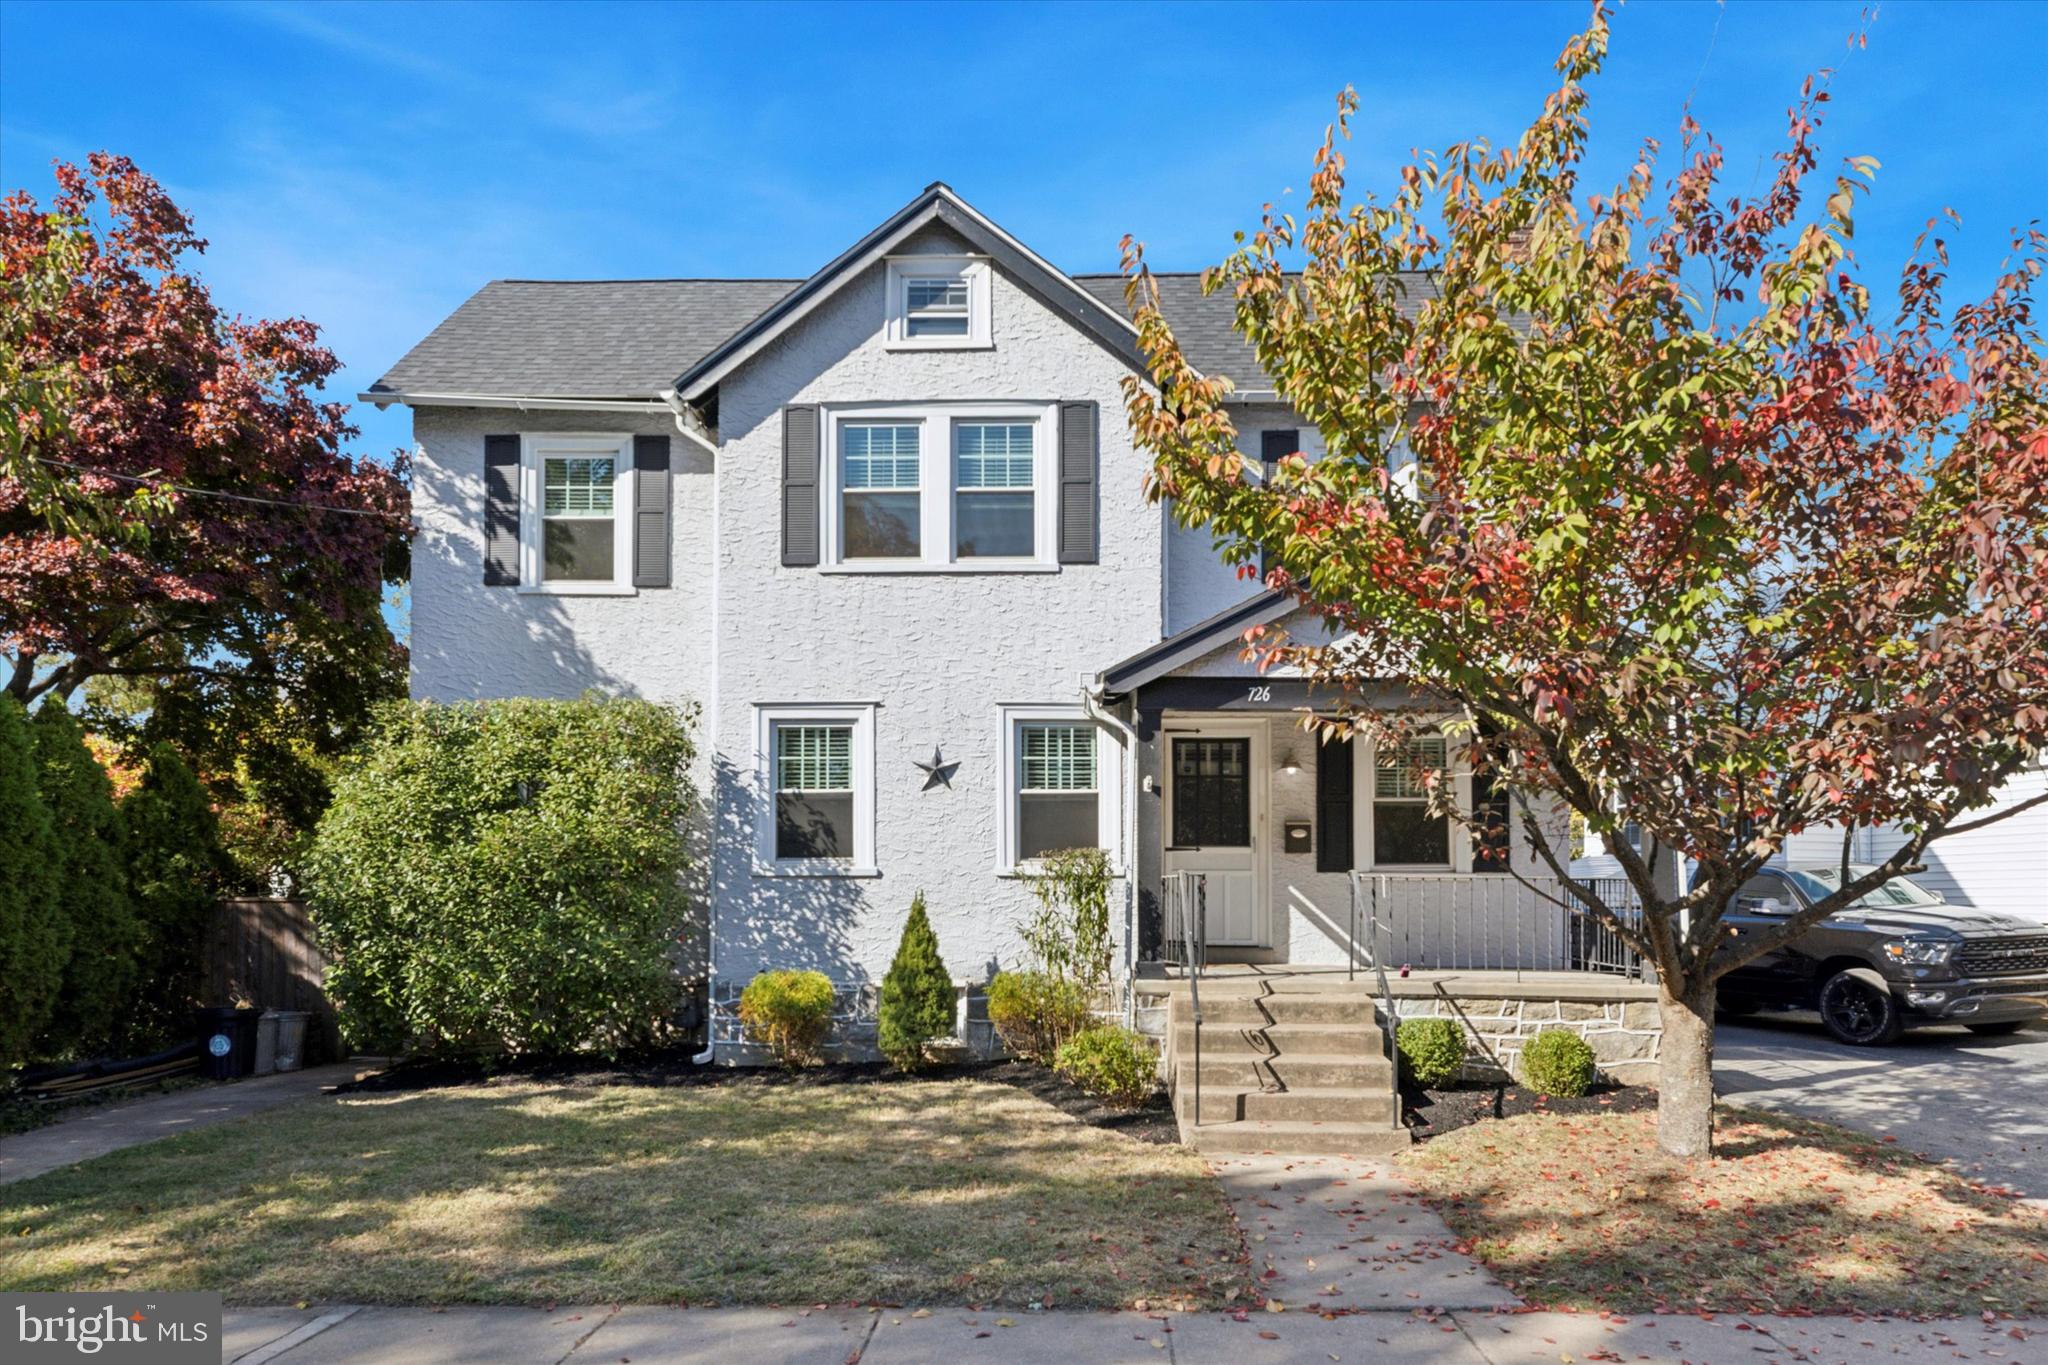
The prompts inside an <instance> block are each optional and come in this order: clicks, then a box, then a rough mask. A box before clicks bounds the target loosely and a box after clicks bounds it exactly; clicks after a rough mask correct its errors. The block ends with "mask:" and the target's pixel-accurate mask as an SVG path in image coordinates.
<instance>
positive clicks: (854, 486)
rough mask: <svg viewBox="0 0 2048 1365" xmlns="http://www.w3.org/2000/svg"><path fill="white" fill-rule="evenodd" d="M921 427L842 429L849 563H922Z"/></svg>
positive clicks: (844, 551) (844, 548)
mask: <svg viewBox="0 0 2048 1365" xmlns="http://www.w3.org/2000/svg"><path fill="white" fill-rule="evenodd" d="M920 434H921V428H920V426H919V424H918V423H916V422H891V423H882V422H848V423H847V424H846V425H845V426H843V427H841V428H840V430H839V448H840V461H839V486H840V504H839V507H840V518H839V525H840V545H839V552H840V555H841V556H842V557H843V558H846V559H919V558H922V557H923V556H922V552H921V550H920V548H919V546H920V538H919V534H918V532H919V522H920V521H921V520H922V516H921V510H920V509H921V508H922V505H923V495H922V494H921V493H920V492H919V485H920V484H921V483H922V482H923V474H922V466H923V462H922V457H921V455H920V453H919V446H920V444H921V441H920Z"/></svg>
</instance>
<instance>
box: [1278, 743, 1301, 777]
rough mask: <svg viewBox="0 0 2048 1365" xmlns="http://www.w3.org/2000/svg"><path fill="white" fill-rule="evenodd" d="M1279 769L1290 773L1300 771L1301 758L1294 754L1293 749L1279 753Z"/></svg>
mask: <svg viewBox="0 0 2048 1365" xmlns="http://www.w3.org/2000/svg"><path fill="white" fill-rule="evenodd" d="M1280 771H1281V772H1283V773H1287V774H1290V775H1292V774H1294V773H1298V772H1300V771H1301V760H1300V759H1298V758H1296V757H1295V756H1294V750H1292V749H1289V750H1288V751H1287V752H1286V753H1284V754H1282V755H1280Z"/></svg>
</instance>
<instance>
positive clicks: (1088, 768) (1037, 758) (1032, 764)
mask: <svg viewBox="0 0 2048 1365" xmlns="http://www.w3.org/2000/svg"><path fill="white" fill-rule="evenodd" d="M1023 741H1024V744H1023V748H1024V782H1023V786H1024V790H1025V791H1060V792H1067V791H1094V790H1095V727H1093V726H1091V725H1026V726H1024V727H1023Z"/></svg>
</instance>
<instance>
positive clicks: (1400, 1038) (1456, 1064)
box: [1394, 1019, 1465, 1090]
mask: <svg viewBox="0 0 2048 1365" xmlns="http://www.w3.org/2000/svg"><path fill="white" fill-rule="evenodd" d="M1394 1046H1395V1047H1396V1048H1397V1049H1398V1050H1399V1051H1400V1053H1401V1060H1402V1061H1403V1062H1404V1063H1406V1064H1407V1067H1408V1078H1409V1079H1410V1080H1412V1081H1414V1082H1415V1084H1417V1085H1419V1086H1421V1087H1422V1088H1423V1089H1424V1090H1441V1089H1442V1088H1443V1087H1445V1086H1447V1085H1449V1084H1450V1083H1451V1082H1453V1081H1455V1080H1457V1079H1458V1077H1459V1075H1460V1074H1462V1073H1463V1071H1464V1069H1465V1029H1464V1027H1463V1026H1462V1025H1461V1024H1459V1023H1458V1021H1457V1020H1455V1019H1403V1020H1402V1021H1401V1027H1400V1028H1398V1029H1396V1030H1395V1032H1394Z"/></svg>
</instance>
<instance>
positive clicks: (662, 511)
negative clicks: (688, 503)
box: [633, 436, 669, 588]
mask: <svg viewBox="0 0 2048 1365" xmlns="http://www.w3.org/2000/svg"><path fill="white" fill-rule="evenodd" d="M668 527H669V438H668V437H666V436H635V437H634V438H633V586H634V587H636V588H665V587H667V586H668V574H669V567H668V566H669V548H668V537H669V529H668Z"/></svg>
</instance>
